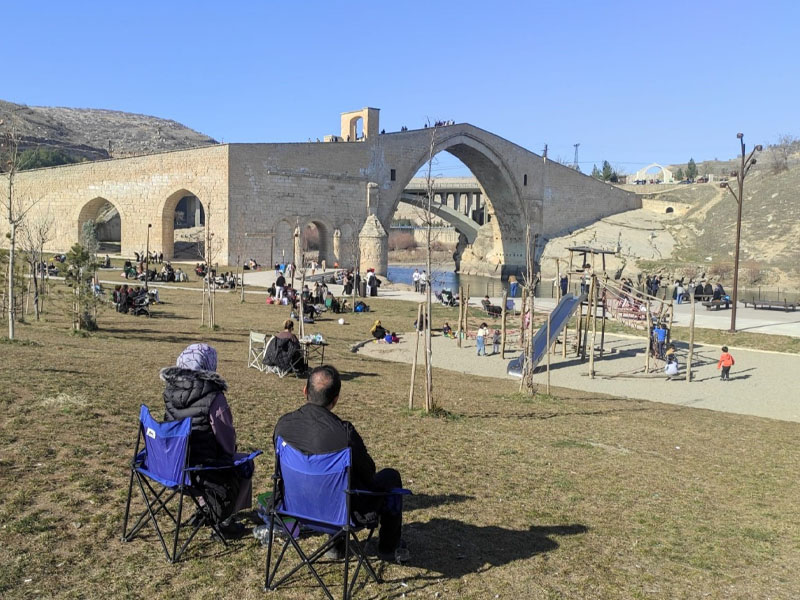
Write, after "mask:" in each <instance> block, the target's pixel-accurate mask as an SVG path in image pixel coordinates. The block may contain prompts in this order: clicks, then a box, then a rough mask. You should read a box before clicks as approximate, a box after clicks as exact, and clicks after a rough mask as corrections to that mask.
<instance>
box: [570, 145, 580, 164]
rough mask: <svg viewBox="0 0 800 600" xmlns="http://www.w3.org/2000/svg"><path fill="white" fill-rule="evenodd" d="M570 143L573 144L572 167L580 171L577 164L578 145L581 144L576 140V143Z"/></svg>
mask: <svg viewBox="0 0 800 600" xmlns="http://www.w3.org/2000/svg"><path fill="white" fill-rule="evenodd" d="M572 145H573V146H575V158H574V159H572V168H573V169H575V170H576V171H580V170H581V168H580V167H579V166H578V146H580V145H581V144H580V142H578V143H577V144H572Z"/></svg>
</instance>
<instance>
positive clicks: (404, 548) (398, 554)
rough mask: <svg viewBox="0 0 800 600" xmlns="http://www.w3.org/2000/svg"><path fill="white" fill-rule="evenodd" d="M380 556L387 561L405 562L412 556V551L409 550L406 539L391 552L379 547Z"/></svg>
mask: <svg viewBox="0 0 800 600" xmlns="http://www.w3.org/2000/svg"><path fill="white" fill-rule="evenodd" d="M378 558H380V559H381V560H382V561H385V562H398V563H404V562H406V561H408V559H409V558H411V553H410V552H409V551H408V544H406V542H405V540H400V543H398V544H397V548H395V549H394V550H390V551H389V552H384V551H382V550H381V549H380V547H379V548H378Z"/></svg>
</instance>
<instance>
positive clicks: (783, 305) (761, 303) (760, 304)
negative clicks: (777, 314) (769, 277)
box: [744, 298, 797, 312]
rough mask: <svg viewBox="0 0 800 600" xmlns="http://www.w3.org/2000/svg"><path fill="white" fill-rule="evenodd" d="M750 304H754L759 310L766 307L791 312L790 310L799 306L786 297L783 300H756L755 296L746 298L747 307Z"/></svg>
mask: <svg viewBox="0 0 800 600" xmlns="http://www.w3.org/2000/svg"><path fill="white" fill-rule="evenodd" d="M748 305H752V307H753V308H754V309H755V310H758V309H759V308H766V309H767V310H785V311H786V312H789V311H790V310H791V311H793V310H795V309H796V308H797V305H796V304H794V303H793V302H787V301H786V299H785V298H784V300H783V302H781V301H780V300H756V299H755V298H753V299H752V300H750V301H747V300H745V302H744V306H745V308H747V307H748Z"/></svg>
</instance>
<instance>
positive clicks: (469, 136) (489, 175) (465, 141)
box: [381, 128, 524, 270]
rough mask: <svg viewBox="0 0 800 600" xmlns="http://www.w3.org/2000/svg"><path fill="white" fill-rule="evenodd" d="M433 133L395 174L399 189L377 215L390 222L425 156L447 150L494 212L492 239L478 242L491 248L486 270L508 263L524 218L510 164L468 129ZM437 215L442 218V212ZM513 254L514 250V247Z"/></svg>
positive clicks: (457, 227)
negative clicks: (408, 164)
mask: <svg viewBox="0 0 800 600" xmlns="http://www.w3.org/2000/svg"><path fill="white" fill-rule="evenodd" d="M436 135H437V136H440V137H439V138H438V139H436V140H434V142H435V143H434V146H433V149H432V152H431V150H430V148H429V147H424V148H420V151H419V154H418V155H417V156H416V158H415V160H414V162H413V163H412V167H411V168H410V169H408V170H407V171H405V172H403V173H402V176H400V175H399V174H398V177H397V181H398V184H399V187H398V190H399V191H398V193H397V195H396V196H395V198H394V200H393V202H392V203H390V204H389V206H388V207H387V209H389V210H388V211H387V213H385V214H382V215H381V216H382V217H383V218H382V221H383V222H384V223H385V224H387V225H388V223H390V222H391V218H392V215H393V214H394V212H395V211H396V210H397V205H398V203H400V202H401V201H405V200H404V198H403V190H405V188H406V187H407V186H408V184H409V182H410V181H411V179H412V178H413V177H414V176H415V175H416V173H417V172H418V171H419V170H420V169H421V168H422V167H423V165H425V163H427V161H428V160H429V157H430V156H435V155H436V154H439V153H440V152H449V153H450V154H452V155H453V156H455V157H456V158H458V159H459V160H460V161H461V162H462V163H464V165H465V166H466V167H467V168H468V169H469V170H470V171H471V172H472V174H473V175H474V176H475V178H476V179H477V180H478V183H479V184H480V186H481V188H483V190H484V191H485V192H486V197H488V199H489V205H490V212H491V213H492V214H493V215H494V218H492V219H490V222H489V226H488V231H489V232H491V238H492V240H491V241H489V240H485V239H484V240H482V243H484V242H485V243H484V246H487V245H490V246H491V247H492V248H494V249H495V251H494V252H493V256H492V258H491V259H490V262H493V263H494V264H493V265H492V266H491V267H490V268H489V270H491V269H492V268H495V267H497V268H502V267H501V266H500V265H501V264H507V265H509V266H511V264H512V263H511V261H508V260H507V259H506V257H507V256H511V255H512V254H514V252H513V251H511V250H510V246H511V245H512V244H513V243H514V242H515V241H516V242H519V240H520V239H521V238H522V234H521V233H520V224H521V223H522V222H523V221H524V218H523V212H522V199H521V198H522V195H521V193H520V190H519V188H518V187H517V183H516V179H515V178H514V176H513V173H512V170H511V168H510V166H509V165H508V164H507V163H506V161H505V160H504V159H503V157H502V155H501V154H500V153H499V152H497V151H496V150H494V149H493V148H492V147H491V146H490V145H489V144H488V143H486V142H485V141H484V140H482V139H480V137H479V136H477V135H475V134H474V133H472V132H471V131H464V130H463V129H462V130H460V131H456V132H454V133H449V132H447V130H446V128H444V129H440V130H437V133H436ZM443 212H444V211H443ZM440 216H441V217H442V218H445V215H444V214H442V215H440ZM448 216H450V217H453V220H455V218H454V217H455V215H448ZM445 220H449V219H445ZM451 222H452V221H451ZM454 224H455V223H454ZM455 226H456V229H459V231H460V232H461V233H463V234H464V235H465V236H466V237H467V238H468V239H469V237H470V235H471V234H468V233H467V228H466V225H465V224H463V223H462V224H461V228H459V225H458V224H455ZM485 232H486V230H485V231H483V232H481V233H482V234H485ZM483 250H485V251H488V248H483ZM516 253H518V249H517V251H516ZM512 268H513V267H512Z"/></svg>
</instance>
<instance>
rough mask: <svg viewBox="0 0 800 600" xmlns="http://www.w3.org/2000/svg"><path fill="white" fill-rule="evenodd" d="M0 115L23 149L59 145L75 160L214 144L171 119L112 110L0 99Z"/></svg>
mask: <svg viewBox="0 0 800 600" xmlns="http://www.w3.org/2000/svg"><path fill="white" fill-rule="evenodd" d="M0 120H5V124H6V125H8V124H11V125H12V126H13V127H14V128H15V129H16V131H17V132H18V134H19V135H20V137H21V140H22V148H23V149H25V148H35V147H39V148H49V149H53V150H61V151H64V152H65V153H66V154H68V155H69V156H71V157H73V158H74V159H79V160H85V159H88V160H97V159H103V158H110V157H121V156H131V155H135V154H148V153H152V152H161V151H165V150H180V149H183V148H193V147H196V146H207V145H210V144H216V143H217V141H216V140H214V139H212V138H210V137H208V136H207V135H203V134H202V133H199V132H197V131H194V130H192V129H189V128H188V127H184V126H183V125H181V124H180V123H176V122H175V121H169V120H166V119H159V118H157V117H150V116H147V115H137V114H133V113H125V112H119V111H114V110H102V109H92V108H61V107H46V106H25V105H22V104H13V103H11V102H5V101H3V100H0ZM109 149H110V151H109Z"/></svg>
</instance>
